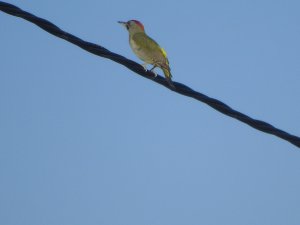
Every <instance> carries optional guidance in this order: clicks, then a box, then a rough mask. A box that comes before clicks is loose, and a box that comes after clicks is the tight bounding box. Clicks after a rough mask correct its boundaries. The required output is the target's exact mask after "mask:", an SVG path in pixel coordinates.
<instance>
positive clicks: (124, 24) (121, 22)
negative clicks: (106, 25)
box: [118, 21, 127, 27]
mask: <svg viewBox="0 0 300 225" xmlns="http://www.w3.org/2000/svg"><path fill="white" fill-rule="evenodd" d="M118 23H119V24H121V25H123V26H124V27H126V25H127V22H123V21H118Z"/></svg>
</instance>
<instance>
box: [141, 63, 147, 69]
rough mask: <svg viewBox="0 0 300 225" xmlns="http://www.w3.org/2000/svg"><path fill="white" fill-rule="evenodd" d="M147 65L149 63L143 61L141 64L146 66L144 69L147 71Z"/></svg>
mask: <svg viewBox="0 0 300 225" xmlns="http://www.w3.org/2000/svg"><path fill="white" fill-rule="evenodd" d="M147 65H148V63H143V64H142V65H141V66H142V67H144V70H145V71H147Z"/></svg>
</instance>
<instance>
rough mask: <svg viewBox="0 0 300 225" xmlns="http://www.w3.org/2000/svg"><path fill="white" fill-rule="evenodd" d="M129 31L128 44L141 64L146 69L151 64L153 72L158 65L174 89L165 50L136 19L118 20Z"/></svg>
mask: <svg viewBox="0 0 300 225" xmlns="http://www.w3.org/2000/svg"><path fill="white" fill-rule="evenodd" d="M119 23H120V24H122V25H123V26H124V27H125V28H126V29H127V30H128V33H129V44H130V47H131V49H132V51H133V52H134V53H135V54H136V55H137V56H138V57H139V58H140V59H141V60H142V61H143V62H144V63H143V64H142V66H143V67H144V68H145V70H147V65H148V64H151V65H153V67H152V68H151V70H150V71H151V72H153V73H154V74H155V75H157V74H156V73H155V72H154V69H155V68H156V67H159V68H160V69H161V70H162V71H163V72H164V75H165V77H166V80H167V82H168V84H169V85H170V87H172V88H173V89H175V86H174V84H173V82H172V80H171V78H172V75H171V69H170V66H169V60H168V58H167V53H166V51H165V50H164V49H163V48H162V47H160V46H159V44H157V42H156V41H154V40H153V39H152V38H151V37H149V36H148V35H147V34H146V32H145V28H144V25H143V24H142V23H141V22H139V21H137V20H129V21H128V22H122V21H119Z"/></svg>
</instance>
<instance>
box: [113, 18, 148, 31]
mask: <svg viewBox="0 0 300 225" xmlns="http://www.w3.org/2000/svg"><path fill="white" fill-rule="evenodd" d="M118 23H120V24H122V25H123V26H124V27H125V28H126V29H127V30H128V32H129V33H130V34H132V33H138V32H145V29H144V25H143V24H142V23H141V22H140V21H138V20H129V21H127V22H122V21H119V22H118Z"/></svg>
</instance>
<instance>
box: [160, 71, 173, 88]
mask: <svg viewBox="0 0 300 225" xmlns="http://www.w3.org/2000/svg"><path fill="white" fill-rule="evenodd" d="M162 71H163V72H164V75H165V77H166V80H167V82H168V84H169V85H170V87H172V88H173V89H175V86H174V84H173V82H172V74H171V71H170V69H169V68H162Z"/></svg>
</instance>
